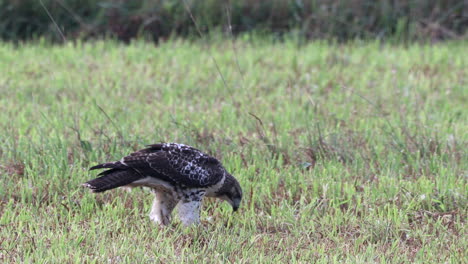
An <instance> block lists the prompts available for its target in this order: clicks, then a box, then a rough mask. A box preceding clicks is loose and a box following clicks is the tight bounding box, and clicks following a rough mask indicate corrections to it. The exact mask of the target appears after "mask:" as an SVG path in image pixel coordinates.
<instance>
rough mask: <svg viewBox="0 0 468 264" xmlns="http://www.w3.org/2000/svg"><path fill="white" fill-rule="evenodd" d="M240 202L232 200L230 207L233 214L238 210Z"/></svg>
mask: <svg viewBox="0 0 468 264" xmlns="http://www.w3.org/2000/svg"><path fill="white" fill-rule="evenodd" d="M240 202H241V200H240V199H234V200H233V201H232V203H231V205H232V210H233V211H234V212H236V211H237V210H238V209H239V205H240Z"/></svg>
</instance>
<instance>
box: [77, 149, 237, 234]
mask: <svg viewBox="0 0 468 264" xmlns="http://www.w3.org/2000/svg"><path fill="white" fill-rule="evenodd" d="M95 169H107V170H105V171H103V172H101V173H100V174H99V176H100V177H99V178H96V179H94V180H90V181H88V182H86V183H84V184H83V185H84V186H85V187H88V188H89V189H91V191H93V192H104V191H107V190H110V189H114V188H117V187H123V186H125V187H138V186H145V187H149V188H150V189H151V190H152V192H153V193H154V196H155V198H154V201H153V206H152V208H151V212H150V219H151V220H153V221H155V222H156V223H158V224H160V225H162V226H165V225H168V224H170V222H171V214H172V211H173V210H174V208H175V207H176V206H177V207H178V212H179V217H180V220H181V221H182V223H183V224H184V225H185V226H189V225H192V224H198V223H199V222H200V207H201V202H202V199H203V197H205V196H207V197H215V198H219V199H222V200H224V201H227V202H228V203H229V204H230V205H231V206H232V208H233V210H234V211H237V209H238V208H239V205H240V202H241V200H242V189H241V187H240V184H239V182H238V181H237V180H236V179H235V178H234V177H233V176H232V175H231V174H229V173H228V172H227V171H226V169H225V168H224V167H223V165H222V164H221V162H220V161H219V160H217V159H216V158H214V157H212V156H210V155H207V154H205V153H203V152H201V151H200V150H198V149H195V148H193V147H190V146H187V145H184V144H178V143H161V144H154V145H149V146H148V147H147V148H145V149H141V150H139V151H136V152H134V153H131V154H130V155H129V156H126V157H123V158H122V159H121V160H119V161H115V162H108V163H103V164H99V165H97V166H94V167H91V168H90V170H95Z"/></svg>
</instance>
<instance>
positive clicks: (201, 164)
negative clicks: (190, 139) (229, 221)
mask: <svg viewBox="0 0 468 264" xmlns="http://www.w3.org/2000/svg"><path fill="white" fill-rule="evenodd" d="M100 168H118V169H130V168H131V169H133V170H135V171H137V172H138V173H140V174H141V175H142V176H150V177H155V178H158V179H161V180H164V181H168V182H172V183H176V184H181V185H184V186H187V187H195V188H196V187H207V186H210V185H213V184H216V183H217V182H219V181H220V180H221V178H222V177H223V175H224V168H223V167H222V165H221V163H220V162H219V161H218V160H217V159H215V158H213V157H211V156H209V155H206V154H204V153H202V152H201V151H199V150H197V149H195V148H192V147H189V146H186V145H182V144H175V143H170V144H154V145H150V146H148V148H146V149H142V150H139V151H136V152H134V153H132V154H130V155H129V156H126V157H124V158H122V159H121V160H120V161H117V162H112V163H104V164H100V165H97V166H94V167H92V168H91V169H100Z"/></svg>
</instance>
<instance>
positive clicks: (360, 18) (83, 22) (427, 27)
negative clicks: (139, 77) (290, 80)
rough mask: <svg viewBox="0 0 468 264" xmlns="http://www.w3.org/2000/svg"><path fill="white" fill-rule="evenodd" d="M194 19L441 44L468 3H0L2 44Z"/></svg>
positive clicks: (204, 25)
mask: <svg viewBox="0 0 468 264" xmlns="http://www.w3.org/2000/svg"><path fill="white" fill-rule="evenodd" d="M191 15H192V16H193V18H194V19H195V20H196V23H197V24H198V28H199V31H200V32H201V33H203V34H206V33H208V32H225V33H227V34H230V33H233V34H239V33H245V32H249V33H250V32H255V33H256V34H262V33H265V34H273V36H274V37H278V38H283V37H285V36H288V37H289V36H290V35H292V36H294V37H298V38H302V39H317V38H320V39H332V40H338V41H345V40H349V39H356V38H360V39H370V38H372V39H375V38H377V39H384V40H391V41H396V42H404V41H412V40H431V41H439V40H445V39H459V38H466V35H467V34H466V32H467V28H468V1H463V0H439V1H432V0H381V1H374V0H349V1H344V0H310V1H305V0H270V1H261V0H238V1H228V0H224V1H219V0H205V1H194V0H152V1H150V0H145V1H129V0H113V1H112V0H111V1H99V0H68V1H66V0H0V39H3V40H11V41H21V40H28V39H34V38H40V37H44V38H47V39H51V40H55V41H60V40H63V39H64V38H66V39H74V38H85V39H87V38H96V37H109V36H111V37H114V38H117V39H120V40H123V41H130V40H131V39H132V38H136V37H144V38H149V39H151V40H155V41H158V40H161V39H165V38H168V37H171V36H184V37H196V36H197V35H199V33H200V32H198V30H197V28H196V26H195V23H194V21H193V20H192V18H191ZM51 18H53V19H51ZM54 21H55V23H56V25H57V26H58V27H60V29H61V31H62V32H63V37H62V36H61V34H60V33H59V31H58V30H57V26H56V25H55V23H54ZM230 26H231V27H230ZM230 29H232V30H230Z"/></svg>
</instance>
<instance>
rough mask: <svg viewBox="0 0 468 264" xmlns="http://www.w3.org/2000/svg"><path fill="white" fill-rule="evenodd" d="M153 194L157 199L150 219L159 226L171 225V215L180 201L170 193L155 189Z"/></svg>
mask: <svg viewBox="0 0 468 264" xmlns="http://www.w3.org/2000/svg"><path fill="white" fill-rule="evenodd" d="M153 193H154V196H155V197H154V201H153V206H152V207H151V212H150V215H149V217H150V219H151V220H153V221H154V222H156V223H158V224H159V225H163V226H165V225H169V224H170V223H171V213H172V211H173V210H174V208H175V206H176V205H177V202H178V201H177V199H175V198H174V196H173V195H172V194H171V193H168V192H164V191H160V190H155V189H153Z"/></svg>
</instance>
